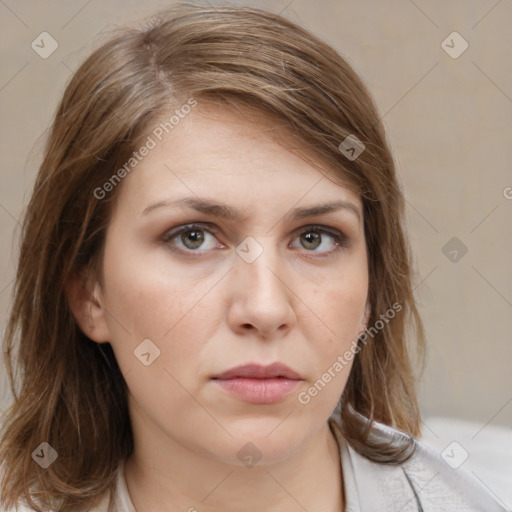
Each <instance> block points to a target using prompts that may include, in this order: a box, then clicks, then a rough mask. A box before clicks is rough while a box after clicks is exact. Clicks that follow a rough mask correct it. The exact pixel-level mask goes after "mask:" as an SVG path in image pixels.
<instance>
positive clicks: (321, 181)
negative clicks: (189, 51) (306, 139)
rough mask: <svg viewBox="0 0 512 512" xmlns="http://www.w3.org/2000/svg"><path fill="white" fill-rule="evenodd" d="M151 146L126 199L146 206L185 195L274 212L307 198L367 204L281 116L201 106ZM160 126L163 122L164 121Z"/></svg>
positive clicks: (128, 184)
mask: <svg viewBox="0 0 512 512" xmlns="http://www.w3.org/2000/svg"><path fill="white" fill-rule="evenodd" d="M169 118H170V116H169V115H164V116H162V118H161V121H157V122H156V123H155V126H156V127H158V126H160V127H162V126H163V127H166V128H167V129H168V130H169V133H166V132H165V131H164V133H163V134H161V136H160V137H161V140H160V138H159V137H157V136H155V134H154V133H159V134H160V132H162V131H163V130H162V129H160V131H158V132H155V130H153V131H152V132H150V133H149V135H147V136H146V137H147V138H146V139H142V140H143V143H144V141H145V142H146V143H147V146H151V149H150V150H149V151H145V153H146V155H145V156H144V157H143V158H141V160H140V161H137V165H136V166H135V167H133V170H132V171H131V172H130V173H129V175H128V176H127V178H125V180H124V181H123V189H124V190H123V191H121V196H122V197H120V198H119V200H120V201H129V202H130V204H131V205H132V206H133V207H134V208H137V209H139V210H140V208H141V207H142V206H143V205H144V208H145V207H147V204H148V202H150V201H156V200H164V199H173V198H174V199H176V198H178V197H180V196H183V195H184V194H186V195H187V196H190V195H196V196H198V197H209V198H212V199H213V198H215V199H218V200H219V201H222V202H227V203H232V204H239V205H241V206H244V207H250V206H251V205H253V206H256V205H257V203H258V202H260V203H261V202H263V203H264V205H265V207H268V206H269V204H270V203H273V207H274V208H275V209H279V207H280V206H283V207H284V206H287V207H290V206H291V205H292V204H294V203H298V202H301V201H303V200H304V201H306V200H318V199H320V198H321V199H324V200H339V199H342V200H343V199H347V200H348V199H350V200H351V201H352V202H353V203H355V204H357V205H361V200H360V197H359V194H357V193H356V192H354V191H352V190H350V186H349V185H348V182H347V181H346V180H345V179H344V178H343V176H342V173H341V171H340V170H334V169H333V168H332V167H329V166H328V165H326V164H325V163H322V162H321V161H320V159H319V158H318V157H316V156H313V155H312V154H311V152H310V151H308V150H307V148H305V147H304V145H303V144H300V142H299V141H298V139H296V138H294V137H293V136H292V135H291V134H290V132H289V130H288V129H287V128H286V127H285V126H284V125H283V124H282V122H279V121H278V120H276V119H275V118H272V117H270V116H267V115H265V114H262V113H261V112H255V111H241V112H236V111H234V110H233V109H231V108H230V109H228V108H224V107H220V106H215V105H211V104H200V105H198V106H197V107H196V108H195V109H193V110H192V111H191V112H190V113H189V114H187V115H186V116H184V117H183V118H181V119H180V121H179V122H178V123H177V124H175V125H174V126H173V127H172V129H171V128H170V125H166V124H165V123H166V121H167V120H168V119H169ZM159 123H162V124H160V125H159Z"/></svg>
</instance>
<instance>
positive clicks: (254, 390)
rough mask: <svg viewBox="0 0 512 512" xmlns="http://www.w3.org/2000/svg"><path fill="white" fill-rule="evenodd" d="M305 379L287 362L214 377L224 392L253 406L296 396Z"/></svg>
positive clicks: (256, 366)
mask: <svg viewBox="0 0 512 512" xmlns="http://www.w3.org/2000/svg"><path fill="white" fill-rule="evenodd" d="M303 380H304V379H303V378H302V376H301V375H300V374H299V373H298V372H296V371H295V370H292V369H291V368H290V367H288V366H286V365H285V364H283V363H274V364H271V365H268V366H262V365H259V364H254V363H250V364H246V365H243V366H237V367H235V368H232V369H230V370H227V371H225V372H223V373H221V374H219V375H216V376H214V377H212V381H213V382H214V384H215V385H217V386H218V387H219V388H220V389H221V390H222V391H224V392H226V393H228V394H229V395H231V396H232V397H234V398H236V399H238V400H242V401H245V402H248V403H252V404H272V403H276V402H279V401H281V400H283V399H284V398H286V397H287V396H288V395H289V394H290V393H292V392H293V391H294V390H295V389H296V388H297V386H298V385H299V384H300V382H302V381H303Z"/></svg>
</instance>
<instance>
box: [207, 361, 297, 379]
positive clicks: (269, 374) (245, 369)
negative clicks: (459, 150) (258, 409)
mask: <svg viewBox="0 0 512 512" xmlns="http://www.w3.org/2000/svg"><path fill="white" fill-rule="evenodd" d="M237 377H238V378H246V379H251V378H252V379H272V378H275V377H284V378H287V379H293V380H302V376H301V375H299V374H298V373H297V372H296V371H294V370H292V369H291V368H290V367H289V366H286V365H285V364H283V363H279V362H277V363H272V364H270V365H267V366H263V365H261V364H256V363H249V364H244V365H241V366H236V367H235V368H231V369H230V370H227V371H225V372H223V373H220V374H218V375H214V376H213V378H214V379H222V380H227V379H235V378H237Z"/></svg>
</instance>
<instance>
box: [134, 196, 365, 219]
mask: <svg viewBox="0 0 512 512" xmlns="http://www.w3.org/2000/svg"><path fill="white" fill-rule="evenodd" d="M173 206H186V207H188V208H191V209H193V210H196V211H198V212H201V213H204V214H207V215H213V216H214V217H220V218H222V219H226V220H231V221H235V222H243V221H245V220H246V219H247V216H244V215H243V214H242V213H241V212H240V211H238V210H236V209H234V208H232V207H231V206H228V205H226V204H223V203H219V202H217V201H213V200H209V199H200V198H198V197H183V198H181V199H176V200H174V201H168V200H163V201H158V202H157V203H154V204H151V205H149V206H148V207H146V208H145V209H144V210H143V212H142V215H147V214H149V213H150V212H152V211H154V210H157V209H158V208H162V207H168V208H169V207H173ZM339 210H345V211H347V212H351V213H353V214H354V215H355V216H356V217H357V219H358V221H359V222H361V214H360V212H359V209H358V208H357V206H356V205H355V204H353V203H350V202H348V201H341V200H339V201H331V202H328V203H324V204H319V205H314V206H308V207H297V208H294V209H292V210H291V211H290V212H288V213H287V214H286V215H285V218H289V219H303V218H306V217H314V216H316V215H326V214H328V213H331V212H335V211H339Z"/></svg>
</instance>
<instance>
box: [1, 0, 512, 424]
mask: <svg viewBox="0 0 512 512" xmlns="http://www.w3.org/2000/svg"><path fill="white" fill-rule="evenodd" d="M170 3H172V2H156V1H146V2H144V6H143V7H141V5H140V2H136V1H133V0H130V1H120V0H115V1H113V0H109V1H105V0H102V1H99V0H92V1H89V2H87V1H86V0H84V1H73V2H71V1H67V2H65V1H48V2H44V3H43V2H36V1H16V2H15V1H14V0H2V1H0V33H1V34H2V40H1V59H2V66H1V68H0V108H1V113H2V116H1V122H0V127H1V128H0V129H1V133H0V155H1V158H0V182H1V189H0V243H1V247H2V254H1V257H0V323H1V328H2V332H3V328H4V327H5V322H6V321H7V311H8V308H9V302H10V293H11V290H12V279H13V277H14V269H15V260H16V256H15V255H16V247H17V246H16V241H17V236H18V233H19V224H18V219H19V218H20V215H21V213H22V210H23V207H24V206H25V205H26V203H27V201H28V198H29V193H30V189H31V186H32V183H33V181H34V177H35V173H36V170H37V165H38V163H39V161H40V156H41V149H42V142H43V141H44V136H45V131H46V129H47V127H48V125H49V123H50V121H51V118H52V115H53V113H54V110H55V108H56V105H57V102H58V101H59V99H60V96H61V94H62V92H63V89H64V86H65V84H66V83H67V81H68V79H69V78H70V75H71V73H72V71H73V70H75V69H76V68H77V67H78V65H79V63H80V61H81V59H83V58H84V57H85V56H86V55H87V53H88V52H89V50H90V48H91V46H90V45H91V43H92V42H93V41H94V40H95V39H96V38H97V36H98V34H100V33H104V32H105V31H107V30H108V29H109V28H112V27H113V26H115V25H119V24H124V23H125V22H127V21H128V22H132V21H134V20H137V19H138V18H140V17H141V16H145V15H146V14H150V13H151V12H153V11H154V10H155V8H158V7H162V6H165V5H169V4H170ZM211 3H213V4H216V5H218V4H219V3H220V2H213V1H212V2H211ZM233 3H244V4H250V5H254V6H259V7H264V8H268V9H270V10H272V11H274V12H282V13H283V14H284V15H286V16H287V17H289V18H290V19H292V20H294V21H297V22H299V23H301V24H303V25H304V26H305V27H307V28H309V29H310V30H312V31H313V32H314V33H316V34H318V35H319V36H321V37H322V38H323V39H324V40H326V41H327V42H328V43H330V44H331V45H333V46H334V47H335V48H336V49H337V50H338V51H339V52H340V53H342V54H343V55H344V56H345V57H346V58H347V59H348V61H349V62H350V63H351V64H352V65H353V66H354V67H355V69H356V71H358V72H359V73H360V75H361V76H362V77H363V79H364V80H365V81H366V83H367V84H368V86H369V88H370V90H371V91H372V93H373V94H374V96H375V98H376V101H377V103H378V105H379V108H380V110H381V113H382V115H383V116H384V121H385V124H386V126H387V129H388V136H389V139H390V142H391V146H392V148H393V150H394V153H395V157H396V161H397V164H398V168H399V172H400V175H401V178H402V181H403V185H404V190H405V194H406V198H407V204H408V219H409V230H410V235H411V239H412V243H413V247H414V250H415V254H416V261H417V268H418V272H419V277H418V286H417V288H416V293H417V297H418V299H419V301H420V308H421V312H422V314H423V317H424V320H425V323H426V328H427V333H428V340H429V354H428V364H427V368H426V371H425V375H424V379H423V382H422V386H421V400H422V409H423V412H424V414H425V417H426V418H427V419H426V423H427V425H428V418H429V417H430V416H433V415H438V416H439V415H443V416H450V417H457V418H461V419H467V420H471V421H474V422H476V423H477V427H478V429H481V428H484V429H485V428H486V426H487V425H505V426H512V376H511V375H512V368H511V361H512V322H511V317H512V315H511V313H512V272H511V271H510V264H511V253H512V241H511V236H510V235H511V229H510V220H511V218H512V188H510V187H512V172H511V166H510V162H511V161H512V138H511V135H512V129H511V119H512V68H511V66H510V52H511V49H512V32H511V30H510V27H511V26H512V3H511V2H510V1H508V0H505V1H503V0H501V1H496V0H479V1H476V0H472V1H469V0H450V1H449V2H445V1H441V0H439V1H421V2H420V0H416V1H415V2H413V1H412V0H392V1H382V2H378V1H373V2H371V1H369V0H366V1H360V0H350V1H341V0H322V1H315V2H313V1H311V0H310V1H307V0H293V1H290V0H286V1H275V2H270V1H245V2H233ZM43 31H46V32H49V33H50V34H51V35H52V36H53V37H54V38H55V39H56V40H57V42H58V45H59V46H58V49H57V50H56V51H55V52H54V53H53V54H52V55H51V56H50V57H49V58H47V59H42V58H41V57H39V56H38V55H37V54H36V53H35V52H34V51H33V50H32V48H31V46H30V44H31V42H32V41H33V40H34V39H35V38H36V37H37V36H38V35H39V34H40V33H41V32H43ZM453 31H457V32H459V33H460V34H461V36H462V37H463V38H464V39H465V40H466V41H467V43H468V44H469V47H468V49H467V50H466V51H465V52H464V53H462V55H460V56H459V57H458V58H456V59H454V58H452V57H450V56H449V55H448V54H447V53H446V52H445V51H444V50H443V48H442V46H441V43H442V42H443V40H445V39H446V38H447V36H448V35H449V34H451V33H452V32H453ZM448 41H450V39H449V40H448ZM449 44H452V43H451V42H449ZM453 44H454V45H455V50H456V49H457V48H459V47H460V45H459V43H458V42H456V41H455V42H454V43H453ZM507 187H509V188H507ZM506 196H508V197H509V198H511V199H507V197H506ZM454 236H455V237H457V238H458V239H459V240H460V241H461V242H462V243H463V244H464V245H465V246H467V248H468V252H467V254H465V255H464V256H463V257H462V258H461V259H460V260H459V261H458V262H456V263H454V262H452V261H450V260H449V259H448V257H447V256H445V254H444V253H443V251H442V248H443V247H444V245H445V244H446V243H447V242H448V240H450V239H451V238H452V237H454ZM13 244H14V245H13ZM13 247H14V249H13ZM1 376H2V377H3V376H4V372H3V371H2V373H1ZM4 380H5V379H4ZM9 400H10V396H9V393H8V392H7V391H6V388H5V385H4V393H3V399H2V403H1V404H0V405H2V406H3V407H5V405H6V404H7V403H8V401H9Z"/></svg>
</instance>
